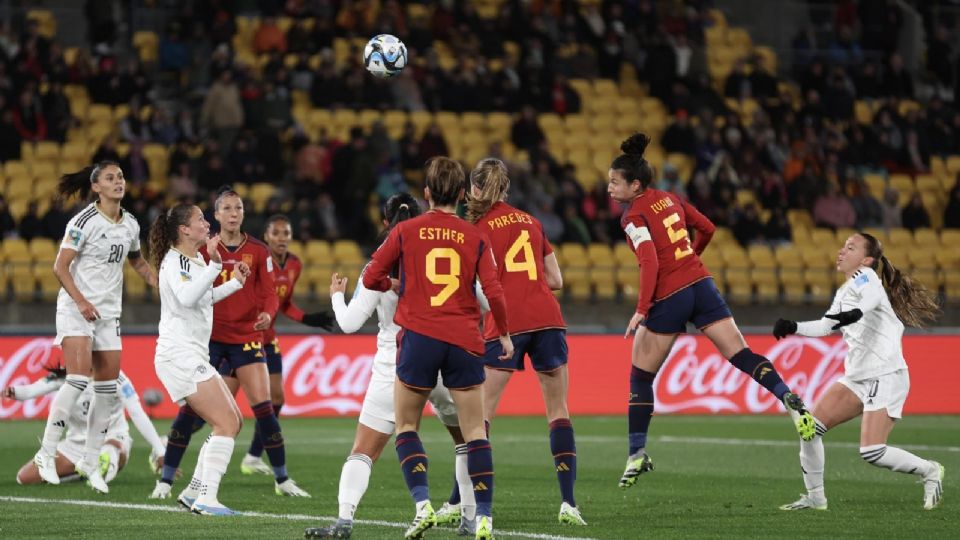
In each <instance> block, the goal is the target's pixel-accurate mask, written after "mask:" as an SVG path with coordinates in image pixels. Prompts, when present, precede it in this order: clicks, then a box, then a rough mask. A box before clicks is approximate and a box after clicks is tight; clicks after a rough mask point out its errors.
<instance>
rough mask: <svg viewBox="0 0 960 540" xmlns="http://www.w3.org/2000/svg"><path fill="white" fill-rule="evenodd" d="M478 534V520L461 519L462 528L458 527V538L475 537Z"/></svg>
mask: <svg viewBox="0 0 960 540" xmlns="http://www.w3.org/2000/svg"><path fill="white" fill-rule="evenodd" d="M476 533H477V520H475V519H467V518H465V517H463V516H461V517H460V526H459V527H457V536H473V535H474V534H476Z"/></svg>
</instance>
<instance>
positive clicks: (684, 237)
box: [663, 212, 693, 261]
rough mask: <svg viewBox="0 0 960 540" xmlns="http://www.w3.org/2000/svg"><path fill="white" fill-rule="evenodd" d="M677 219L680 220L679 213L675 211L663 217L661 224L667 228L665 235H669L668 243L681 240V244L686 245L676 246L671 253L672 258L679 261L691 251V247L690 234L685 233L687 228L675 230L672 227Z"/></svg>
mask: <svg viewBox="0 0 960 540" xmlns="http://www.w3.org/2000/svg"><path fill="white" fill-rule="evenodd" d="M678 221H680V215H679V214H677V213H676V212H674V213H672V214H670V215H669V216H667V217H665V218H663V226H664V227H666V229H667V236H669V237H670V243H671V244H676V243H678V242H683V245H685V246H686V247H685V248H683V249H681V248H680V247H679V246H678V247H677V250H676V251H675V252H674V253H673V256H674V258H675V259H676V260H678V261H679V260H680V259H682V258H684V257H686V256H687V255H690V254H691V253H693V248H692V247H690V235H689V234H688V233H687V229H679V230H677V229H674V228H673V226H674V224H676V223H677V222H678Z"/></svg>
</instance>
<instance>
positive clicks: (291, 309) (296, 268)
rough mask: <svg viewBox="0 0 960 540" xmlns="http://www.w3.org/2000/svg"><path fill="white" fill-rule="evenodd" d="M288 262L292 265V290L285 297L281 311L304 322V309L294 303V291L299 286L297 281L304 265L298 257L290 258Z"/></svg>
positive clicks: (290, 274)
mask: <svg viewBox="0 0 960 540" xmlns="http://www.w3.org/2000/svg"><path fill="white" fill-rule="evenodd" d="M288 264H289V265H290V273H289V276H290V290H289V291H288V292H287V297H286V298H284V299H283V302H282V303H281V304H280V311H282V312H283V314H284V315H286V316H287V317H290V318H291V319H293V320H295V321H297V322H303V310H302V309H300V308H299V307H297V305H296V304H294V303H293V291H294V288H295V287H296V286H297V281H299V280H300V273H301V272H302V271H303V265H302V264H301V263H300V261H299V260H297V259H290V261H289V262H288Z"/></svg>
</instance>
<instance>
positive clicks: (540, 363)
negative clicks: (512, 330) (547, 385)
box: [483, 328, 567, 372]
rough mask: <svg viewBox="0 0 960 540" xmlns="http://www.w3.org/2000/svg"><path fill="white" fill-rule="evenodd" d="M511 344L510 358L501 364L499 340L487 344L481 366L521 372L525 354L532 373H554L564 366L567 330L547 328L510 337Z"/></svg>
mask: <svg viewBox="0 0 960 540" xmlns="http://www.w3.org/2000/svg"><path fill="white" fill-rule="evenodd" d="M510 339H511V341H513V357H512V358H510V359H508V360H504V361H503V362H501V361H500V359H499V358H497V357H498V356H500V355H501V354H502V353H503V347H501V346H500V341H499V340H497V341H488V342H487V350H486V352H485V353H484V355H483V363H484V364H486V365H487V367H489V368H493V369H503V370H507V371H523V357H524V355H526V356H529V357H530V365H532V366H533V369H534V371H544V372H546V371H553V370H555V369H557V368H560V367H563V366H565V365H567V331H566V330H564V329H562V328H548V329H546V330H537V331H536V332H527V333H524V334H516V335H513V336H510Z"/></svg>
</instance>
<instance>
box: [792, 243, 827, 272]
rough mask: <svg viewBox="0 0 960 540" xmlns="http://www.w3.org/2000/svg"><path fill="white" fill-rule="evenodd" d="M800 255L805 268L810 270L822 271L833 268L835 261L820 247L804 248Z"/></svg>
mask: <svg viewBox="0 0 960 540" xmlns="http://www.w3.org/2000/svg"><path fill="white" fill-rule="evenodd" d="M800 253H801V257H802V258H803V264H804V266H806V267H807V269H809V270H816V271H822V270H827V269H830V268H832V266H831V264H832V262H833V260H832V258H831V257H830V254H829V252H828V251H826V250H824V249H823V248H821V247H819V246H816V245H810V246H804V247H803V248H802V250H801V252H800Z"/></svg>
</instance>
